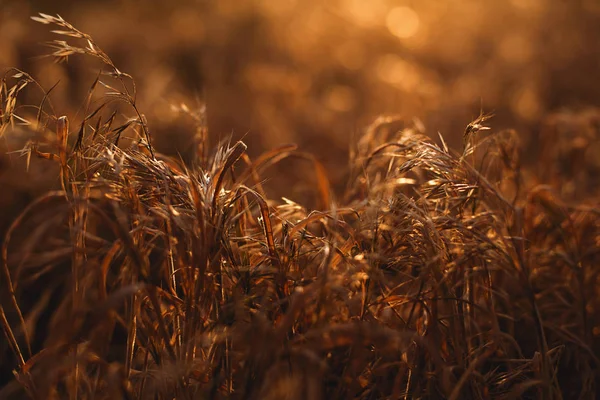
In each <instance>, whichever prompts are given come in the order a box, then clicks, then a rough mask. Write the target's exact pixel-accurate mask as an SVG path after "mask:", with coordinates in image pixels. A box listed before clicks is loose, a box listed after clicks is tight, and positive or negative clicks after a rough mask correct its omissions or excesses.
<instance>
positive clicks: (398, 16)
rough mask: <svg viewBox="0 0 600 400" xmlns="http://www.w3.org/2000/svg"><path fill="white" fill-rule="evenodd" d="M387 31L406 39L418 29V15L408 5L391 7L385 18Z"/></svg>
mask: <svg viewBox="0 0 600 400" xmlns="http://www.w3.org/2000/svg"><path fill="white" fill-rule="evenodd" d="M385 23H386V26H387V28H388V29H389V31H390V32H391V33H392V34H393V35H395V36H397V37H399V38H400V39H406V38H409V37H411V36H414V35H415V34H416V33H417V31H418V30H419V24H420V21H419V15H418V14H417V13H416V12H415V11H414V10H413V9H412V8H409V7H396V8H393V9H392V10H391V11H390V12H389V13H388V14H387V17H386V19H385Z"/></svg>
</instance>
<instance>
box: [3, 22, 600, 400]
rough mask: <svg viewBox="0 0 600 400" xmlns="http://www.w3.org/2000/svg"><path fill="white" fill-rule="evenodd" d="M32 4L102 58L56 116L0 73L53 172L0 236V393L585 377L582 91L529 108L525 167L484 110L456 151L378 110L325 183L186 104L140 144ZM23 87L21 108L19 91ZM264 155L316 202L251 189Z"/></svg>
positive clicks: (12, 130)
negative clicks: (532, 155)
mask: <svg viewBox="0 0 600 400" xmlns="http://www.w3.org/2000/svg"><path fill="white" fill-rule="evenodd" d="M36 18H37V20H38V21H40V22H42V23H45V24H52V25H54V26H58V28H56V29H58V30H59V31H60V32H59V34H60V35H62V36H64V38H62V39H61V40H58V41H54V42H53V47H54V49H53V55H54V56H55V57H56V58H58V59H64V58H66V57H70V56H73V55H76V54H86V55H88V56H92V57H94V58H96V59H98V60H99V61H100V62H101V63H102V64H103V73H102V74H99V75H98V78H97V79H96V80H95V81H93V83H92V85H91V88H90V89H89V92H88V95H87V96H86V97H85V98H84V99H83V109H82V114H81V115H80V116H79V119H78V120H71V121H69V120H68V119H67V118H66V117H59V115H60V114H58V115H57V111H56V110H55V109H54V106H53V105H52V101H51V97H50V96H49V92H50V91H51V89H50V90H44V89H43V88H42V87H41V86H37V83H36V81H35V80H34V79H33V78H32V77H31V76H29V75H28V74H27V73H25V72H23V71H19V70H11V71H9V72H8V73H7V74H6V75H5V77H4V79H3V80H2V87H1V88H0V112H1V115H0V118H1V125H0V135H2V136H3V137H6V138H11V137H13V138H15V137H17V138H26V140H27V144H26V145H25V146H24V147H23V150H22V151H21V155H22V156H23V159H25V160H27V164H31V166H32V168H40V167H39V166H40V165H44V167H42V168H43V169H49V170H48V172H47V173H48V174H50V175H51V174H53V172H56V176H58V177H59V180H58V181H57V184H56V187H54V188H52V190H49V191H44V193H42V194H40V195H39V196H38V197H36V199H35V200H33V201H31V202H30V203H29V205H28V206H27V208H26V209H25V210H24V211H23V212H22V213H21V214H20V215H19V216H17V217H16V218H14V219H13V220H12V222H11V225H10V226H9V227H8V229H7V232H6V235H5V238H4V240H3V242H2V266H1V267H2V274H1V276H2V281H1V283H2V292H1V293H2V298H1V300H2V304H1V305H2V308H0V319H1V322H2V327H3V329H4V333H5V336H6V339H7V340H6V349H2V350H7V351H6V354H9V353H10V354H11V356H10V358H9V359H5V358H4V356H3V365H10V368H11V369H14V374H15V378H14V379H13V380H12V381H11V382H10V383H8V384H7V385H6V386H5V387H4V389H2V391H1V392H0V396H4V397H6V398H12V397H16V398H19V397H18V396H21V397H23V396H25V395H27V396H29V397H30V398H32V399H48V398H86V399H87V398H89V399H92V398H131V399H137V398H140V399H142V398H143V399H145V398H164V399H170V398H182V399H188V398H189V399H192V398H225V397H233V398H256V399H262V398H269V399H271V398H272V399H276V398H286V397H287V398H298V399H299V398H306V399H319V398H364V399H376V398H390V399H392V398H393V399H395V398H432V399H436V398H450V399H463V398H469V399H487V398H502V399H511V398H540V399H558V398H577V397H579V398H592V397H594V396H595V393H596V392H597V390H598V388H597V382H598V378H599V376H598V373H599V365H598V363H599V362H600V360H599V359H598V356H597V354H599V353H598V352H599V350H600V339H599V337H600V317H599V315H598V313H599V312H600V311H599V309H600V294H599V293H598V290H597V287H598V283H599V277H598V268H597V264H598V262H599V261H600V251H599V249H600V219H599V218H598V214H599V210H598V209H597V205H598V204H597V192H596V190H597V189H595V188H596V187H597V186H596V185H595V182H597V172H598V169H599V166H598V163H597V160H596V159H595V158H594V156H593V155H590V154H589V151H590V150H589V149H590V148H591V149H598V144H597V143H598V139H599V138H598V135H600V133H599V132H598V131H599V129H598V128H599V127H598V119H599V114H598V112H596V111H587V112H583V113H580V114H576V115H569V114H566V113H563V114H557V115H554V116H551V117H550V118H548V119H547V120H546V122H545V123H544V124H543V129H542V131H543V132H547V133H548V134H543V135H542V134H540V142H539V146H540V147H541V148H542V149H543V150H541V151H540V153H541V154H542V157H541V158H540V160H542V161H543V165H540V166H539V167H538V166H527V168H525V167H522V165H521V162H520V153H521V151H522V146H521V144H520V143H519V136H518V134H517V133H516V132H514V131H501V132H497V133H492V134H488V135H487V136H485V137H482V134H483V133H484V132H485V131H486V130H488V129H489V128H488V127H487V126H486V125H488V124H489V118H490V116H489V115H483V114H482V115H480V116H479V118H477V119H476V120H475V121H473V122H472V123H470V124H469V125H468V126H467V128H466V129H465V131H464V135H463V138H464V140H463V147H462V148H461V149H460V151H459V152H457V151H454V150H452V149H450V148H448V146H447V145H446V142H445V141H444V139H443V137H442V136H441V135H440V136H436V137H433V136H432V137H430V136H428V135H427V134H426V129H425V128H424V127H423V124H421V123H419V122H418V121H413V122H404V121H402V120H398V119H396V118H386V117H381V118H379V119H377V120H376V121H375V122H374V123H373V124H371V125H370V126H369V127H368V128H367V129H366V130H365V132H364V134H363V135H362V137H361V138H359V139H358V141H357V142H356V143H355V145H354V146H352V148H351V152H350V153H351V154H350V163H349V166H348V167H347V170H346V171H344V172H345V175H346V176H347V177H348V182H347V187H346V189H345V190H344V191H343V192H341V191H340V192H336V191H333V190H332V189H331V187H330V186H331V185H330V183H329V179H328V177H327V175H328V171H327V170H326V169H325V167H324V166H323V165H322V163H321V162H320V161H319V160H318V159H317V158H315V157H314V156H313V155H311V154H308V153H304V152H301V151H298V150H297V149H296V147H295V146H292V145H287V146H281V147H278V148H275V149H273V150H271V151H268V152H266V153H264V154H263V155H261V156H259V157H253V158H251V157H250V156H249V155H248V154H247V153H246V145H245V144H244V143H243V142H241V141H229V142H228V141H223V142H221V143H218V144H217V145H216V146H215V147H214V149H213V148H211V146H210V143H209V140H208V137H209V136H208V134H207V129H206V126H205V120H204V114H203V111H204V110H203V109H200V110H193V109H190V108H188V107H187V106H185V105H182V106H180V107H179V111H180V112H183V113H185V114H187V115H188V116H189V117H191V118H192V120H194V121H195V122H196V131H195V132H196V134H195V136H194V143H195V144H194V151H193V154H194V156H195V157H194V159H193V160H191V161H190V162H187V163H184V162H182V161H181V160H177V159H174V158H171V157H167V156H164V155H161V154H159V153H157V152H155V151H154V150H153V147H152V145H151V130H150V128H151V127H149V126H148V123H147V122H146V120H145V117H144V115H143V113H142V110H140V109H139V108H138V105H137V103H136V86H135V83H134V81H133V79H132V78H131V77H130V76H129V75H127V74H126V73H124V72H122V71H120V70H119V69H118V68H117V66H116V65H115V64H114V63H113V61H112V60H111V58H110V57H109V56H108V55H107V54H105V53H104V52H103V51H102V50H101V49H100V47H99V46H98V45H97V44H96V43H95V42H94V40H93V39H92V38H91V37H90V36H88V35H86V34H85V33H83V32H80V31H79V30H77V29H76V28H74V27H73V26H72V25H70V24H69V23H67V22H66V21H64V20H63V19H62V18H60V17H52V16H48V15H40V17H36ZM31 88H37V90H38V91H39V92H40V93H41V101H40V103H39V106H38V107H29V108H28V107H25V106H23V105H22V104H21V103H20V102H19V95H20V94H21V93H24V92H25V91H27V90H28V89H31ZM32 110H33V111H32ZM123 114H127V115H133V117H131V118H124V117H123V116H122V115H123ZM7 140H8V139H7ZM592 151H593V150H592ZM586 154H587V155H586ZM284 159H291V160H293V162H294V163H295V165H297V168H298V169H299V170H300V171H301V175H302V176H304V177H306V179H307V180H309V181H310V182H316V184H315V185H314V197H315V199H316V200H315V202H314V204H318V207H314V209H309V208H308V207H305V206H303V205H302V204H298V203H297V202H294V201H292V200H289V199H286V198H284V199H282V200H278V199H274V198H269V197H268V195H267V192H266V190H265V189H264V187H263V186H264V182H263V181H262V176H263V174H265V171H266V170H267V169H269V168H270V167H272V166H274V165H275V164H277V163H278V162H281V161H282V160H284ZM49 165H53V166H55V168H56V170H52V169H50V168H51V167H49ZM5 360H6V361H5ZM11 396H12V397H11Z"/></svg>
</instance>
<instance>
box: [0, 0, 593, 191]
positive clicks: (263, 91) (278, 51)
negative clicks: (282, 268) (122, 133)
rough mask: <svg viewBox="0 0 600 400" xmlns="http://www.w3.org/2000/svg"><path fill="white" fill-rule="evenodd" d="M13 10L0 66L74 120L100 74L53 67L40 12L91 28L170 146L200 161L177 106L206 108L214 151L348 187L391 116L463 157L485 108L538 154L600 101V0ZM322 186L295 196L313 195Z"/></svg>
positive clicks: (118, 4)
mask: <svg viewBox="0 0 600 400" xmlns="http://www.w3.org/2000/svg"><path fill="white" fill-rule="evenodd" d="M0 4H1V6H0V68H7V67H12V66H14V67H18V68H21V69H23V70H25V71H27V72H30V73H31V74H32V75H33V76H34V77H35V78H36V79H38V80H39V81H40V82H41V83H42V84H43V85H44V87H46V88H49V87H51V86H52V85H53V84H55V83H56V82H58V81H60V83H59V85H58V86H57V88H56V89H55V91H54V92H53V95H52V99H53V101H54V104H55V105H57V106H58V107H57V108H58V110H57V112H58V113H59V114H66V115H69V116H73V115H74V114H75V112H76V111H77V110H78V107H79V106H80V105H81V102H82V100H83V99H84V98H85V94H86V91H87V90H88V88H89V86H90V84H91V82H92V81H93V80H94V78H95V77H96V74H97V70H98V65H96V64H93V63H89V62H88V61H89V60H88V61H86V60H84V59H82V58H81V57H72V58H71V59H70V60H69V63H68V64H60V65H57V64H53V63H52V62H51V60H50V59H44V58H39V57H38V56H40V55H42V54H48V52H49V50H48V49H47V48H45V47H43V45H42V43H43V42H45V41H49V40H53V39H56V38H57V37H56V35H53V34H51V33H50V32H49V29H48V27H47V26H45V25H41V24H39V23H36V22H34V21H32V20H31V19H30V18H29V17H30V16H31V15H35V14H37V13H38V12H44V13H47V14H52V15H54V14H56V13H58V14H60V15H61V16H62V17H64V18H65V19H66V20H67V21H69V22H71V23H73V24H74V25H75V26H76V27H77V28H79V29H80V30H82V31H84V32H86V33H89V34H91V35H92V36H93V37H94V38H95V40H96V42H97V43H98V44H99V45H100V46H101V47H102V48H103V49H104V50H105V51H106V52H107V53H108V54H109V55H110V56H111V57H112V58H113V60H114V61H115V63H116V64H117V66H118V67H119V68H120V69H121V70H122V71H125V72H128V73H130V74H131V75H133V77H134V78H135V80H136V82H137V85H138V91H139V106H140V109H141V110H142V111H143V112H144V113H145V114H146V116H147V118H148V121H149V125H150V127H151V129H152V131H153V141H154V145H155V146H156V148H158V150H159V151H161V152H164V153H167V154H177V153H181V154H182V155H183V157H184V158H189V157H191V155H190V152H192V151H194V149H193V147H192V146H191V143H192V134H193V133H194V129H193V124H192V123H191V121H190V120H186V119H185V118H184V119H183V120H182V119H181V118H179V117H178V115H177V113H175V112H173V110H172V107H171V104H180V103H181V102H185V103H186V104H187V105H188V106H189V107H190V108H197V107H200V106H201V105H202V104H204V102H206V104H207V114H206V116H207V122H208V127H209V132H210V137H211V139H212V143H213V144H215V143H216V142H217V140H218V139H219V138H224V137H227V136H228V135H230V134H233V137H234V138H240V137H244V141H245V142H246V143H247V144H248V145H249V152H250V154H251V155H257V154H259V153H261V152H262V151H264V150H267V149H270V148H273V147H275V146H277V145H279V144H282V143H290V142H293V143H297V144H298V145H299V146H300V149H301V150H303V151H308V152H311V153H313V154H315V155H316V156H317V158H318V159H319V160H320V161H321V162H323V163H324V164H325V166H326V168H327V170H328V172H329V174H330V178H331V180H332V182H333V184H334V187H335V188H336V189H338V190H340V189H341V188H343V186H344V184H345V181H344V178H345V176H344V173H345V166H346V163H347V160H348V148H349V145H350V143H351V141H352V140H355V139H353V138H356V137H358V136H359V135H360V132H361V130H362V129H363V128H364V127H365V126H366V125H367V124H369V123H370V122H371V121H373V119H374V118H375V117H377V116H378V115H381V114H393V115H399V116H401V117H404V118H406V119H408V120H410V119H412V118H413V117H416V118H419V119H420V120H421V121H422V122H423V123H424V125H425V127H426V129H427V131H428V132H429V133H430V135H431V136H432V137H437V132H438V131H439V132H441V133H442V134H443V135H444V136H445V137H446V138H447V139H448V141H449V143H450V144H451V145H452V146H454V147H455V148H460V146H461V136H462V131H463V130H464V127H465V126H466V125H467V124H468V123H469V122H470V121H471V120H472V119H473V118H474V117H476V116H477V115H478V114H479V111H480V109H481V108H482V109H483V110H484V111H486V112H494V113H495V118H494V119H493V120H492V121H491V125H492V126H493V128H494V130H499V129H502V128H505V127H513V128H517V129H518V130H519V133H520V135H521V138H522V140H523V141H524V142H525V143H527V144H528V146H529V149H530V150H531V152H532V153H531V154H532V157H533V156H534V154H535V153H534V151H535V150H536V148H537V146H536V142H537V141H538V140H539V135H540V134H541V133H540V128H539V127H540V124H539V121H540V120H542V119H543V118H544V117H545V116H546V115H548V114H549V113H551V112H556V111H559V110H578V109H582V108H584V107H588V106H594V105H597V104H598V102H599V99H600V97H599V96H598V94H599V90H600V80H599V78H598V72H599V71H600V40H598V39H599V38H600V1H598V0H568V1H567V0H492V1H481V0H413V1H408V0H404V1H403V0H327V1H318V0H219V1H214V0H213V1H208V0H196V1H193V0H180V1H177V2H174V1H166V0H165V1H158V0H154V1H148V2H140V1H133V0H112V1H107V0H103V1H70V0H69V1H67V0H57V1H52V2H48V1H41V0H19V1H10V0H0ZM182 121H183V122H182ZM286 163H287V164H286ZM288 164H289V165H288ZM281 168H283V169H282V170H280V171H279V172H280V174H279V175H278V176H274V177H269V179H273V180H274V182H277V180H282V179H284V180H282V182H288V183H287V185H288V186H289V182H293V181H295V180H297V179H298V178H299V177H300V176H302V175H303V174H304V175H305V172H303V168H300V167H299V166H298V165H297V163H296V164H294V163H293V162H289V163H288V162H287V161H286V162H284V163H283V164H282V166H281ZM282 171H283V174H281V172H282ZM2 179H4V180H6V179H7V178H6V177H4V178H2ZM13 184H15V183H13ZM275 186H276V185H275ZM309 186H310V185H309V184H306V185H304V186H302V184H299V185H297V187H294V188H293V193H289V191H290V190H292V189H291V188H290V189H289V190H287V196H288V197H292V198H294V196H296V198H299V200H302V197H303V196H308V195H307V194H306V193H308V192H310V191H311V190H312V189H311V188H310V187H309ZM283 192H284V193H285V192H286V190H284V191H283Z"/></svg>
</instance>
